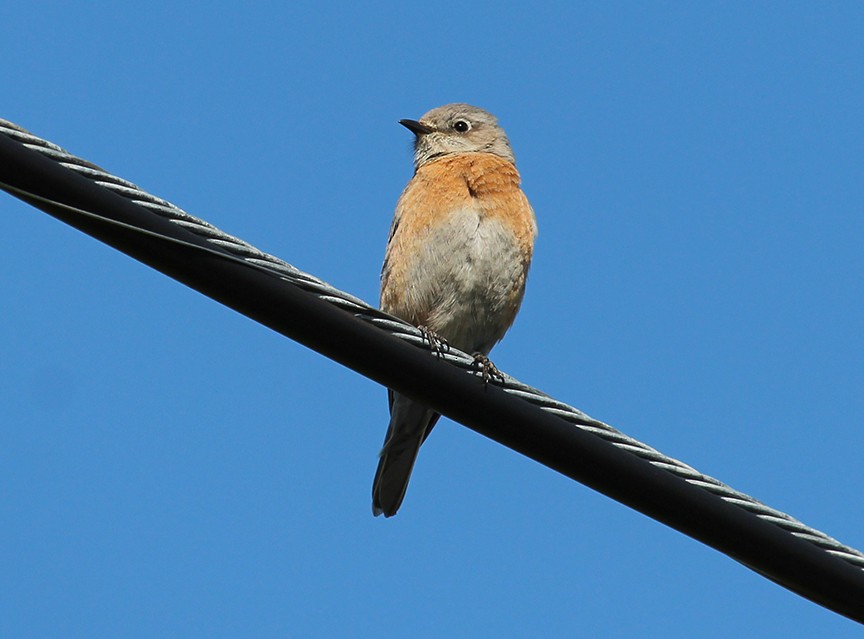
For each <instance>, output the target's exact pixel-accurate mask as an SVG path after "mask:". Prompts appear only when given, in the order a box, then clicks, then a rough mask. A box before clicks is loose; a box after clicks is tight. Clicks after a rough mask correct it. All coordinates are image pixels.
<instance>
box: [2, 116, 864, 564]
mask: <svg viewBox="0 0 864 639" xmlns="http://www.w3.org/2000/svg"><path fill="white" fill-rule="evenodd" d="M0 133H2V134H5V135H7V136H9V137H10V138H12V139H14V140H17V141H19V142H21V143H22V144H23V145H24V146H26V147H27V148H29V149H32V150H34V151H37V152H39V153H41V154H43V155H45V156H47V157H49V158H51V159H53V160H55V161H57V162H59V163H60V164H62V165H63V166H65V167H66V168H68V169H70V170H72V171H74V172H76V173H78V174H79V175H81V176H83V177H86V178H88V179H90V180H92V181H93V182H95V183H97V184H99V185H100V186H102V187H104V188H106V189H108V190H110V191H112V192H114V193H116V194H117V195H120V196H122V197H124V198H127V199H129V200H131V201H132V202H135V203H136V204H138V205H140V206H142V207H145V208H147V209H148V210H150V211H153V212H154V213H156V214H158V215H160V216H162V217H164V218H165V219H167V220H169V221H171V222H173V223H175V224H178V225H180V226H182V227H183V228H185V229H187V230H189V231H191V232H193V233H195V234H196V235H198V236H200V237H202V238H205V239H206V240H207V242H209V243H211V244H212V245H213V246H214V247H217V248H219V249H221V250H224V251H227V252H228V253H230V254H231V255H233V256H234V257H236V258H238V259H241V260H243V261H246V262H248V263H249V264H252V265H254V266H256V267H258V268H264V269H268V270H270V271H271V272H274V273H276V274H278V275H279V276H280V277H282V278H283V279H285V280H287V281H289V282H291V283H292V284H294V285H295V286H298V287H300V288H302V289H303V290H305V291H308V292H310V293H312V294H314V295H316V296H317V297H318V298H319V299H321V300H324V301H327V302H329V303H331V304H333V305H335V306H338V307H339V308H342V309H344V310H346V311H348V312H350V313H352V314H353V315H355V316H356V317H357V318H359V319H361V320H363V321H366V322H368V323H371V324H373V325H375V326H377V327H378V328H380V329H382V330H384V331H387V332H389V333H391V334H393V335H395V336H396V337H399V338H400V339H402V340H404V341H407V342H409V343H411V344H414V345H417V346H421V347H424V348H430V344H429V343H428V342H427V340H426V339H425V338H424V336H423V334H422V333H421V332H420V331H419V330H418V329H417V328H416V327H414V326H412V325H410V324H407V323H406V322H403V321H401V320H399V319H396V318H394V317H391V316H389V315H386V314H385V313H382V312H381V311H379V310H378V309H375V308H373V307H371V306H369V305H368V304H366V303H365V302H364V301H363V300H361V299H359V298H356V297H354V296H352V295H349V294H348V293H345V292H343V291H341V290H339V289H337V288H334V287H333V286H331V285H329V284H327V283H326V282H324V281H322V280H320V279H318V278H317V277H315V276H313V275H310V274H308V273H305V272H303V271H301V270H299V269H297V268H295V267H294V266H292V265H291V264H288V263H287V262H285V261H283V260H280V259H279V258H277V257H275V256H273V255H269V254H267V253H264V252H263V251H260V250H259V249H257V248H255V247H254V246H252V245H251V244H249V243H247V242H244V241H243V240H241V239H239V238H236V237H233V236H231V235H228V234H227V233H225V232H223V231H221V230H219V229H218V228H216V227H214V226H213V225H212V224H208V223H207V222H205V221H203V220H200V219H198V218H196V217H193V216H192V215H189V214H188V213H186V212H185V211H183V210H182V209H180V208H178V207H177V206H175V205H173V204H171V203H170V202H167V201H165V200H163V199H161V198H159V197H156V196H154V195H152V194H150V193H147V192H146V191H143V190H141V189H140V188H138V187H137V186H136V185H135V184H133V183H131V182H129V181H127V180H124V179H122V178H119V177H117V176H115V175H112V174H110V173H108V172H106V171H104V170H103V169H101V168H100V167H98V166H96V165H95V164H92V163H91V162H88V161H86V160H83V159H81V158H79V157H76V156H74V155H71V154H69V153H68V152H67V151H65V150H64V149H62V148H60V147H59V146H57V145H56V144H53V143H51V142H49V141H47V140H44V139H42V138H39V137H36V136H34V135H33V134H31V133H29V132H28V131H26V130H25V129H22V128H21V127H19V126H17V125H15V124H13V123H11V122H9V121H7V120H3V119H0ZM439 355H440V357H441V358H442V359H445V360H447V361H449V362H451V363H452V364H454V365H456V366H458V367H460V368H462V369H464V370H466V371H470V372H472V373H474V374H479V373H478V372H477V370H476V366H475V362H474V358H473V357H471V356H470V355H468V354H466V353H463V352H461V351H457V350H456V349H445V352H443V353H439ZM491 383H495V384H496V385H498V386H500V387H501V388H502V389H503V390H504V391H505V392H507V393H509V394H511V395H514V396H516V397H519V398H521V399H523V400H524V401H527V402H529V403H531V404H534V405H536V406H538V407H540V408H542V409H543V410H544V411H546V412H548V413H551V414H553V415H556V416H558V417H560V418H561V419H564V420H566V421H567V422H569V423H571V424H573V425H574V426H576V427H578V428H580V429H582V430H584V431H587V432H589V433H591V434H593V435H596V436H597V437H600V438H602V439H604V440H606V441H607V442H609V443H611V444H612V445H614V446H616V447H617V448H620V449H622V450H625V451H626V452H629V453H630V454H632V455H635V456H637V457H640V458H642V459H643V460H645V461H647V462H649V463H650V464H652V465H653V466H655V467H657V468H660V469H662V470H665V471H667V472H669V473H672V474H673V475H676V476H677V477H679V478H681V479H683V480H685V481H686V482H688V483H690V484H692V485H694V486H697V487H699V488H701V489H702V490H705V491H707V492H709V493H712V494H714V495H716V496H718V497H720V498H721V499H723V500H724V501H726V502H728V503H730V504H734V505H735V506H738V507H739V508H742V509H744V510H746V511H748V512H750V513H752V514H753V515H755V516H757V517H759V518H760V519H762V520H763V521H766V522H769V523H771V524H773V525H775V526H777V527H779V528H781V529H783V530H785V531H787V532H789V533H791V534H792V535H794V536H796V537H798V538H800V539H803V540H806V541H808V542H810V543H812V544H813V545H815V546H817V547H819V548H821V549H822V550H824V551H826V552H828V553H829V554H831V555H833V556H835V557H838V558H840V559H843V560H845V561H846V562H848V563H850V564H852V565H853V566H856V567H858V568H862V569H864V553H862V552H861V551H859V550H856V549H855V548H851V547H849V546H845V545H844V544H841V543H840V542H839V541H837V540H836V539H834V538H832V537H830V536H828V535H826V534H825V533H823V532H821V531H819V530H816V529H814V528H810V527H809V526H807V525H805V524H803V523H802V522H800V521H798V520H797V519H795V518H793V517H791V516H789V515H787V514H786V513H783V512H781V511H779V510H775V509H774V508H771V507H770V506H767V505H766V504H763V503H762V502H760V501H758V500H756V499H754V498H753V497H750V496H749V495H745V494H744V493H740V492H738V491H737V490H735V489H733V488H731V487H730V486H727V485H726V484H724V483H723V482H721V481H719V480H717V479H714V478H713V477H710V476H708V475H703V474H702V473H700V472H699V471H697V470H696V469H694V468H692V467H691V466H688V465H687V464H685V463H683V462H681V461H679V460H677V459H673V458H671V457H667V456H666V455H664V454H662V453H661V452H659V451H658V450H656V449H654V448H652V447H650V446H648V445H647V444H644V443H642V442H640V441H638V440H635V439H633V438H631V437H629V436H627V435H625V434H624V433H622V432H620V431H618V430H616V429H615V428H613V427H611V426H609V425H608V424H604V423H603V422H601V421H598V420H596V419H593V418H592V417H590V416H588V415H586V414H585V413H583V412H582V411H580V410H579V409H577V408H574V407H572V406H569V405H567V404H564V403H563V402H560V401H558V400H555V399H553V398H552V397H549V396H548V395H546V394H545V393H543V392H541V391H539V390H537V389H535V388H532V387H530V386H528V385H526V384H523V383H522V382H520V381H518V380H516V379H514V378H512V377H510V376H509V375H506V374H505V375H503V379H502V380H497V379H493V380H492V382H491Z"/></svg>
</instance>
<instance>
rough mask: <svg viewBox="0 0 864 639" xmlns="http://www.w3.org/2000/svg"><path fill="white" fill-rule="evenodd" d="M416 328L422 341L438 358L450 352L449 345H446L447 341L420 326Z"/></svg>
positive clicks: (426, 327) (427, 328) (429, 329)
mask: <svg viewBox="0 0 864 639" xmlns="http://www.w3.org/2000/svg"><path fill="white" fill-rule="evenodd" d="M417 328H418V329H419V330H420V334H421V335H422V336H423V341H424V342H426V343H427V344H429V350H430V351H432V352H433V353H435V354H436V355H437V356H438V357H441V356H443V355H444V354H445V353H449V352H450V344H448V343H447V340H446V339H444V338H443V337H441V336H440V335H439V334H438V333H436V332H435V331H433V330H432V329H431V328H429V327H428V326H423V325H422V324H421V325H420V326H418V327H417Z"/></svg>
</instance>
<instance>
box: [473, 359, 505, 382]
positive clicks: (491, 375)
mask: <svg viewBox="0 0 864 639" xmlns="http://www.w3.org/2000/svg"><path fill="white" fill-rule="evenodd" d="M472 357H473V358H474V366H476V367H477V369H478V370H479V371H480V373H481V374H482V375H483V385H484V386H485V385H487V384H488V383H489V381H490V380H492V379H497V380H498V381H500V382H503V381H504V373H502V372H501V371H499V370H498V367H497V366H495V364H493V363H492V360H491V359H489V358H488V357H486V356H485V355H484V354H483V353H474V354H473V355H472Z"/></svg>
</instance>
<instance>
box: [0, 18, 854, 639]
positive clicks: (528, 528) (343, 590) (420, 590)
mask: <svg viewBox="0 0 864 639" xmlns="http://www.w3.org/2000/svg"><path fill="white" fill-rule="evenodd" d="M78 4H79V5H80V3H78ZM7 5H8V6H6V7H5V8H4V11H3V20H2V23H0V58H2V59H3V60H4V61H5V63H4V68H3V82H2V84H3V91H2V96H3V99H2V101H0V104H2V111H0V117H5V118H7V119H10V120H12V121H14V122H17V123H19V124H21V125H22V126H25V127H27V128H29V129H31V130H32V131H34V132H35V133H37V134H40V135H43V136H45V137H47V138H49V139H51V140H53V141H55V142H57V143H59V144H61V145H62V146H64V147H66V148H68V149H69V150H71V151H73V152H74V153H77V154H79V155H81V156H83V157H85V158H88V159H90V160H92V161H94V162H96V163H98V164H100V165H102V166H104V167H105V168H107V169H108V170H110V171H112V172H115V173H117V174H119V175H121V176H124V177H126V178H128V179H130V180H132V181H134V182H136V183H138V184H140V185H141V186H142V187H144V188H146V189H148V190H150V191H152V192H154V193H156V194H158V195H161V196H163V197H165V198H167V199H169V200H171V201H173V202H175V203H176V204H178V205H179V206H182V207H184V208H186V209H187V210H188V211H189V212H191V213H193V214H195V215H198V216H200V217H203V218H205V219H207V220H209V221H210V222H212V223H214V224H216V225H217V226H219V227H221V228H223V229H224V230H226V231H228V232H230V233H233V234H235V235H238V236H240V237H242V238H244V239H246V240H248V241H250V242H251V243H253V244H255V245H257V246H258V247H260V248H262V249H264V250H266V251H268V252H271V253H274V254H276V255H278V256H280V257H282V258H284V259H286V260H288V261H289V262H291V263H293V264H295V265H296V266H298V267H300V268H302V269H304V270H307V271H309V272H312V273H314V274H316V275H318V276H319V277H322V278H324V279H326V280H327V281H329V282H331V283H333V284H334V285H336V286H338V287H340V288H343V289H345V290H348V291H350V292H352V293H354V294H355V295H358V296H360V297H362V298H364V299H366V300H369V301H370V302H375V301H376V298H377V286H378V273H379V269H380V263H381V258H382V255H383V250H384V243H385V239H386V235H387V229H388V225H389V223H390V219H391V215H392V210H393V206H394V204H395V201H396V198H397V197H398V195H399V193H400V191H401V189H402V187H403V186H404V184H405V183H406V182H407V180H408V179H409V178H410V176H411V171H412V167H411V158H410V139H411V136H410V133H408V131H406V130H404V129H403V128H402V127H400V126H398V124H397V123H396V121H397V120H398V119H399V118H406V117H408V118H416V117H418V116H420V115H421V114H422V113H423V112H425V111H426V110H428V109H429V108H431V107H434V106H438V105H441V104H444V103H447V102H453V101H465V102H470V103H473V104H476V105H478V106H482V107H485V108H487V109H489V110H490V111H492V112H493V113H495V114H497V115H498V116H499V118H500V120H501V122H502V124H503V125H504V126H505V128H506V129H507V131H508V133H509V135H510V138H511V141H512V143H513V147H514V149H515V152H516V157H517V161H518V166H519V168H520V170H521V172H522V175H523V179H524V187H525V190H526V192H527V193H528V196H529V198H530V199H531V201H532V203H533V204H534V207H535V209H536V211H537V216H538V220H539V225H540V238H539V242H538V245H537V251H536V259H535V262H534V265H533V270H532V272H531V276H530V280H529V286H528V293H527V296H526V299H525V303H524V306H523V310H522V313H521V315H520V316H519V318H518V319H517V322H516V325H515V326H514V328H513V329H512V331H511V332H510V333H509V334H508V336H507V338H506V339H505V341H504V342H503V343H502V344H501V345H500V346H499V347H497V348H496V350H495V351H493V359H494V360H495V362H496V363H497V364H498V365H499V367H501V368H502V369H504V370H506V371H508V372H509V373H511V374H513V375H514V376H516V377H518V378H519V379H521V380H523V381H525V382H527V383H530V384H532V385H534V386H537V387H539V388H542V389H544V390H545V391H547V392H549V393H551V394H553V395H554V396H556V397H558V398H560V399H562V400H564V401H567V402H568V403H571V404H574V405H576V406H578V407H580V408H582V409H583V410H585V411H587V412H588V413H590V414H592V415H593V416H595V417H597V418H599V419H603V420H604V421H607V422H609V423H611V424H613V425H614V426H616V427H618V428H620V429H621V430H624V431H625V432H627V433H629V434H631V435H633V436H634V437H637V438H639V439H642V440H644V441H647V442H648V443H650V444H652V445H654V446H656V447H657V448H659V449H660V450H662V451H664V452H666V453H667V454H670V455H672V456H674V457H677V458H679V459H682V460H684V461H686V462H688V463H690V464H691V465H693V466H695V467H696V468H698V469H700V470H702V471H703V472H706V473H709V474H712V475H714V476H715V477H718V478H720V479H722V480H723V481H725V482H727V483H729V484H731V485H733V486H734V487H736V488H737V489H739V490H742V491H744V492H747V493H749V494H752V495H754V496H756V497H757V498H759V499H761V500H763V501H765V502H767V503H769V504H771V505H772V506H775V507H777V508H780V509H782V510H785V511H787V512H789V513H791V514H792V515H794V516H796V517H798V518H800V519H802V520H803V521H805V522H806V523H808V524H810V525H812V526H815V527H817V528H820V529H822V530H825V531H826V532H828V533H829V534H831V535H832V536H834V537H836V538H838V539H840V540H841V541H844V542H845V543H848V544H850V545H853V546H857V547H864V500H862V498H861V496H862V494H864V464H862V450H864V394H862V389H864V337H862V319H864V286H862V273H864V251H862V245H864V162H862V158H864V124H862V122H864V119H862V113H864V38H862V33H864V5H861V4H860V3H856V2H845V3H843V2H838V3H823V4H820V3H803V2H797V3H796V2H782V3H781V2H776V3H746V2H734V3H719V2H718V3H709V2H703V3H615V4H613V3H602V2H595V3H571V2H561V3H557V4H554V3H553V4H549V5H546V6H534V7H530V6H529V5H528V4H526V3H506V2H505V3H488V4H473V5H472V4H466V3H446V2H445V3H437V4H428V5H426V6H425V7H422V8H421V7H419V6H417V5H410V4H408V3H377V4H375V6H374V8H372V7H370V6H367V5H366V4H365V3H363V4H362V5H361V4H360V3H358V4H356V5H355V3H345V4H336V5H331V6H323V5H320V4H312V3H308V4H306V3H285V2H273V3H257V4H255V3H253V4H250V3H225V2H223V3H213V4H201V5H197V6H193V5H190V6H187V7H182V6H179V5H177V4H176V3H166V2H160V1H157V2H151V3H147V4H141V3H134V4H132V3H128V4H127V3H115V2H112V3H106V2H94V3H87V4H86V8H80V7H79V8H76V6H78V5H76V4H75V3H71V4H70V3H7ZM82 6H83V5H82ZM0 216H2V221H3V228H4V237H5V242H4V247H5V250H4V251H3V255H2V258H0V261H2V269H0V273H2V275H0V300H2V302H0V303H2V307H3V311H2V314H0V353H2V355H0V423H2V425H0V522H2V523H0V636H2V637H16V638H17V637H51V638H54V637H74V638H78V637H81V638H84V637H87V638H92V637H148V638H149V637H182V638H190V637H208V638H213V637H379V638H380V637H484V636H487V637H528V636H561V637H574V636H575V637H582V636H585V637H598V636H599V637H633V636H639V637H664V638H672V637H682V638H684V637H687V638H689V637H700V638H703V639H704V638H710V637H724V638H726V637H734V636H751V637H756V636H762V637H765V636H785V637H811V636H821V637H832V638H843V637H859V636H861V627H860V626H858V625H856V624H854V623H853V622H851V621H848V620H846V619H844V618H841V617H838V616H837V615H835V614H833V613H830V612H828V611H825V610H823V609H821V608H820V607H818V606H816V605H814V604H811V603H809V602H807V601H805V600H803V599H801V598H799V597H797V596H795V595H793V594H791V593H789V592H787V591H786V590H784V589H782V588H780V587H778V586H776V585H774V584H772V583H770V582H768V581H766V580H765V579H763V578H761V577H759V576H757V575H756V574H754V573H752V572H750V571H749V570H747V569H745V568H743V567H741V566H740V565H738V564H736V563H735V562H734V561H732V560H731V559H729V558H727V557H725V556H724V555H721V554H719V553H718V552H716V551H714V550H712V549H710V548H707V547H705V546H703V545H701V544H700V543H698V542H695V541H693V540H691V539H689V538H687V537H685V536H683V535H681V534H679V533H677V532H675V531H673V530H670V529H668V528H666V527H665V526H663V525H661V524H658V523H657V522H655V521H653V520H651V519H648V518H646V517H644V516H642V515H640V514H638V513H635V512H633V511H631V510H630V509H628V508H626V507H624V506H621V505H620V504H618V503H616V502H613V501H611V500H609V499H607V498H606V497H603V496H601V495H598V494H597V493H594V492H593V491H591V490H589V489H587V488H585V487H583V486H581V485H579V484H576V483H574V482H572V481H570V480H567V479H565V478H563V477H561V476H559V475H557V474H555V473H554V472H552V471H550V470H548V469H546V468H544V467H541V466H539V465H538V464H536V463H534V462H532V461H530V460H527V459H525V458H522V457H521V456H519V455H518V454H516V453H513V452H512V451H509V450H507V449H504V448H502V447H501V446H499V445H497V444H495V443H493V442H490V441H488V440H486V439H484V438H482V437H480V436H479V435H476V434H475V433H473V432H471V431H469V430H467V429H465V428H462V427H461V426H458V425H455V424H453V423H452V422H449V421H447V420H442V422H441V425H440V426H439V427H438V428H437V429H436V431H435V433H434V434H433V436H432V437H431V438H430V439H429V441H428V442H427V444H426V446H424V450H423V453H422V456H421V459H420V461H419V463H418V467H417V469H416V472H415V475H414V478H413V481H412V485H411V488H410V491H409V494H408V498H407V500H406V503H405V505H404V506H403V509H402V511H401V512H400V513H399V515H398V516H397V517H395V518H394V519H391V520H383V519H375V518H373V517H372V514H371V511H370V483H371V479H372V474H373V471H374V468H375V463H376V453H377V451H378V449H379V446H380V444H381V440H382V438H383V433H384V429H385V427H386V423H387V408H386V399H385V393H384V390H383V389H382V388H380V387H379V386H377V385H376V384H375V383H373V382H371V381H369V380H366V379H364V378H363V377H361V376H359V375H357V374H355V373H353V372H351V371H349V370H346V369H343V368H342V367H340V366H338V365H336V364H334V363H333V362H330V361H328V360H326V359H324V358H322V357H320V356H318V355H316V354H315V353H312V352H310V351H308V350H307V349H305V348H304V347H302V346H299V345H297V344H295V343H293V342H291V341H289V340H287V339H284V338H283V337H281V336H279V335H277V334H275V333H273V332H271V331H269V330H268V329H265V328H263V327H261V326H260V325H257V324H255V323H254V322H252V321H250V320H248V319H246V318H244V317H242V316H240V315H237V314H236V313H234V312H233V311H230V310H228V309H226V308H224V307H222V306H220V305H219V304H217V303H215V302H213V301H211V300H209V299H207V298H205V297H203V296H201V295H199V294H198V293H196V292H194V291H191V290H189V289H187V288H185V287H184V286H182V285H180V284H178V283H176V282H174V281H172V280H170V279H168V278H166V277H164V276H162V275H161V274H159V273H156V272H155V271H152V270H150V269H148V268H147V267H144V266H142V265H141V264H139V263H137V262H135V261H133V260H132V259H130V258H128V257H126V256H124V255H122V254H119V253H117V252H116V251H114V250H113V249H110V248H107V247H105V246H104V245H101V244H99V243H98V242H96V241H95V240H92V239H90V238H88V237H86V236H84V235H82V234H80V233H78V232H77V231H75V230H72V229H70V228H68V227H65V226H64V225H62V224H61V223H59V222H57V221H55V220H53V219H51V218H49V217H48V216H46V215H45V214H43V213H41V212H38V211H36V210H34V209H31V208H29V207H28V206H25V205H24V204H22V203H20V202H18V201H16V200H14V199H13V198H11V197H8V196H5V195H0Z"/></svg>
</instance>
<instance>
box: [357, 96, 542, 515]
mask: <svg viewBox="0 0 864 639" xmlns="http://www.w3.org/2000/svg"><path fill="white" fill-rule="evenodd" d="M399 123H400V124H402V125H403V126H405V127H407V128H408V129H409V130H410V131H411V132H412V133H414V135H415V141H414V177H413V178H412V179H411V181H410V182H409V183H408V186H406V187H405V190H404V191H403V192H402V196H401V197H400V198H399V202H398V203H397V204H396V214H395V216H394V218H393V224H392V226H391V227H390V237H389V240H388V243H387V252H386V254H385V256H384V267H383V269H382V271H381V309H382V310H384V311H386V312H387V313H390V314H392V315H395V316H397V317H400V318H402V319H404V320H405V321H407V322H410V323H411V324H414V325H415V326H418V327H420V328H421V329H423V330H424V331H426V332H427V333H429V334H431V336H432V338H435V337H438V338H441V339H443V340H444V341H446V342H447V343H448V344H450V345H452V346H454V347H455V348H458V349H460V350H462V351H466V352H468V353H475V354H476V355H477V357H478V358H480V359H481V360H485V356H486V355H487V354H488V353H489V351H490V350H491V349H492V347H493V346H494V345H495V344H496V343H497V342H498V340H500V339H501V338H502V337H503V336H504V333H505V332H506V331H507V329H508V328H510V325H511V324H512V323H513V320H514V319H515V317H516V312H517V311H518V310H519V305H520V304H521V303H522V296H523V294H524V292H525V279H526V277H527V275H528V266H529V264H530V263H531V255H532V252H533V249H534V238H535V236H536V235H537V223H536V222H535V219H534V211H533V210H532V209H531V205H530V204H528V199H527V198H526V197H525V194H524V193H522V190H521V189H520V188H519V182H520V178H519V173H518V171H517V170H516V166H515V158H514V156H513V151H512V150H511V148H510V142H509V140H508V139H507V136H506V135H505V134H504V130H503V129H502V128H501V127H500V126H498V121H497V120H496V119H495V117H494V116H493V115H492V114H491V113H487V112H486V111H484V110H482V109H478V108H477V107H473V106H470V105H467V104H448V105H445V106H442V107H438V108H437V109H432V110H431V111H429V112H428V113H427V114H426V115H424V116H423V117H422V118H420V119H419V120H400V121H399ZM486 361H487V362H488V360H486ZM389 400H390V425H389V427H388V428H387V436H386V438H385V439H384V446H383V448H382V449H381V454H380V459H379V461H378V470H377V471H376V473H375V481H374V483H373V486H372V512H373V513H374V514H375V515H376V516H377V515H381V514H383V515H384V516H385V517H391V516H393V515H395V514H396V511H397V510H398V509H399V506H400V505H401V504H402V499H403V498H404V497H405V490H406V489H407V487H408V480H409V479H410V477H411V470H412V468H413V467H414V461H415V460H416V459H417V453H418V452H419V450H420V445H421V444H422V443H423V441H424V440H425V439H426V437H427V436H428V435H429V433H430V431H431V430H432V427H433V426H434V425H435V422H436V421H438V417H439V416H440V415H438V413H436V412H435V411H433V410H431V409H430V408H429V407H427V406H424V405H423V404H419V403H417V402H415V401H414V400H411V399H409V398H407V397H405V396H404V395H400V394H399V393H395V392H393V391H392V390H391V391H389Z"/></svg>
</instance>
